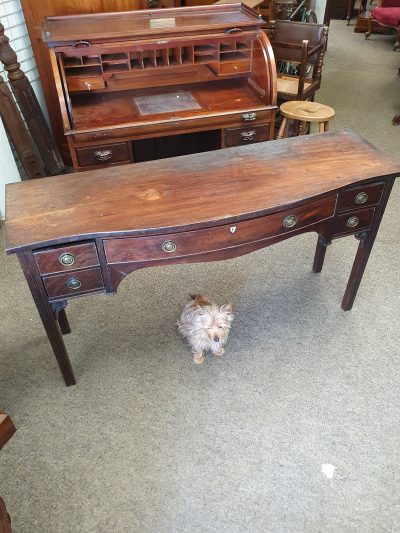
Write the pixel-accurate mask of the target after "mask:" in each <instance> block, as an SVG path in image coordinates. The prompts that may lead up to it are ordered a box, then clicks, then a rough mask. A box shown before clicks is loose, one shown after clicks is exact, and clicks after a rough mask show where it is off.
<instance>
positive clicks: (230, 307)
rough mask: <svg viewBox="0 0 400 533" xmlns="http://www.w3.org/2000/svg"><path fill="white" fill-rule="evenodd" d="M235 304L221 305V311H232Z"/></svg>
mask: <svg viewBox="0 0 400 533" xmlns="http://www.w3.org/2000/svg"><path fill="white" fill-rule="evenodd" d="M232 309H233V305H232V304H224V305H222V306H221V309H220V311H221V313H232Z"/></svg>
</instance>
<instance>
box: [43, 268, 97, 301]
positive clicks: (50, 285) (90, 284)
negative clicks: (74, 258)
mask: <svg viewBox="0 0 400 533" xmlns="http://www.w3.org/2000/svg"><path fill="white" fill-rule="evenodd" d="M71 278H74V279H78V280H79V281H80V282H81V286H80V288H79V289H72V288H70V287H69V286H68V281H69V280H70V279H71ZM43 283H44V286H45V288H46V291H47V294H48V295H49V298H62V297H64V296H77V295H79V294H84V293H87V292H93V291H99V290H100V291H101V290H103V289H104V282H103V277H102V275H101V269H100V268H98V267H97V268H88V269H87V270H78V271H75V272H74V271H72V272H68V273H67V272H66V273H64V274H55V275H54V276H44V277H43Z"/></svg>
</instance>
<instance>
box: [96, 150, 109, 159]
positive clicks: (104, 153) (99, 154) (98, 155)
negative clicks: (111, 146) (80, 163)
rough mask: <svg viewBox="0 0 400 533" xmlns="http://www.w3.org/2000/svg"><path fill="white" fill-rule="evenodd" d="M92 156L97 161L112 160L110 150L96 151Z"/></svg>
mask: <svg viewBox="0 0 400 533" xmlns="http://www.w3.org/2000/svg"><path fill="white" fill-rule="evenodd" d="M94 155H95V157H96V159H97V161H108V160H109V159H111V158H112V150H97V151H96V152H95V153H94Z"/></svg>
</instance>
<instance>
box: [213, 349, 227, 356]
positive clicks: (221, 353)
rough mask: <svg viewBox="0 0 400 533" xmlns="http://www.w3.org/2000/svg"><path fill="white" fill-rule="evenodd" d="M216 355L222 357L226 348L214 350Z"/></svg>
mask: <svg viewBox="0 0 400 533" xmlns="http://www.w3.org/2000/svg"><path fill="white" fill-rule="evenodd" d="M213 353H214V355H216V356H217V357H221V355H224V353H225V350H224V348H220V349H219V350H217V351H216V352H213Z"/></svg>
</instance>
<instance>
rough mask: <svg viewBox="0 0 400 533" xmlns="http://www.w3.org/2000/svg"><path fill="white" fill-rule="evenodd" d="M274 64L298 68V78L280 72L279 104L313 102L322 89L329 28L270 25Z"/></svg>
mask: <svg viewBox="0 0 400 533" xmlns="http://www.w3.org/2000/svg"><path fill="white" fill-rule="evenodd" d="M269 36H270V37H269V38H270V41H271V45H272V49H273V51H274V55H275V60H276V61H277V63H278V64H281V62H290V63H291V64H293V63H295V64H297V65H298V67H297V69H296V70H297V73H298V74H297V73H296V74H291V73H289V74H287V73H285V72H278V102H285V101H288V100H313V99H314V95H315V92H316V91H317V90H318V89H319V87H320V85H321V75H322V64H323V59H324V54H325V50H326V43H327V37H328V27H327V26H324V25H323V24H310V23H307V22H290V21H284V20H279V21H271V24H270V31H269Z"/></svg>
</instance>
